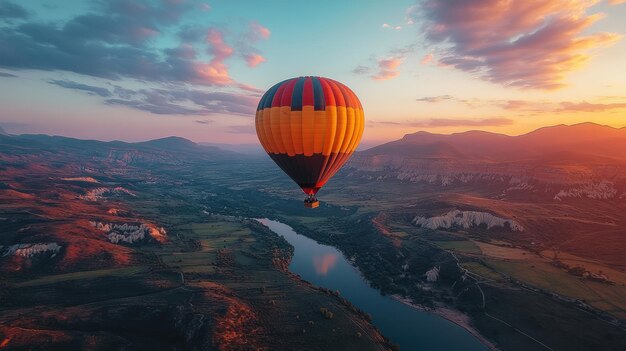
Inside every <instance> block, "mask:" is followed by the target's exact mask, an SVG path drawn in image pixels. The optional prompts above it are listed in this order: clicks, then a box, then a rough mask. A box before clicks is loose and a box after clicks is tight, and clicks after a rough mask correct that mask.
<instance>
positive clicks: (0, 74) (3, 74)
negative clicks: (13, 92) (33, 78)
mask: <svg viewBox="0 0 626 351" xmlns="http://www.w3.org/2000/svg"><path fill="white" fill-rule="evenodd" d="M0 77H4V78H17V76H16V75H15V74H11V73H6V72H0Z"/></svg>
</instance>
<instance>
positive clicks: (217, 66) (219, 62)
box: [193, 28, 234, 85]
mask: <svg viewBox="0 0 626 351" xmlns="http://www.w3.org/2000/svg"><path fill="white" fill-rule="evenodd" d="M206 42H207V43H208V44H209V45H210V48H209V50H208V51H209V53H211V54H212V55H213V59H212V60H211V61H210V62H209V63H203V62H195V63H194V65H193V69H194V71H195V72H196V73H197V76H198V77H199V78H200V79H199V80H198V82H199V83H201V82H210V83H211V84H213V85H227V84H230V83H232V82H233V80H232V79H231V78H230V76H229V74H228V68H226V65H225V64H224V60H226V59H227V58H229V57H230V56H231V55H232V54H233V51H234V50H233V48H232V47H231V46H229V45H228V44H226V43H225V42H224V35H223V34H222V32H221V31H219V30H217V29H215V28H210V29H209V30H208V31H207V34H206Z"/></svg>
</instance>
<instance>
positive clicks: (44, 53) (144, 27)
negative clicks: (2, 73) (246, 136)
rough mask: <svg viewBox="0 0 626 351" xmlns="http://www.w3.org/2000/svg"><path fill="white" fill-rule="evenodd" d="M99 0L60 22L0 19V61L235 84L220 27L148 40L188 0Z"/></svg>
mask: <svg viewBox="0 0 626 351" xmlns="http://www.w3.org/2000/svg"><path fill="white" fill-rule="evenodd" d="M3 4H5V3H3ZM99 4H100V5H99V6H100V9H99V11H98V12H95V13H87V14H81V15H78V16H75V17H72V18H69V19H67V20H65V21H64V22H61V23H49V22H37V21H29V22H26V23H21V24H7V25H2V24H1V23H0V67H5V68H8V69H13V70H19V69H35V70H43V71H67V72H73V73H78V74H82V75H87V76H93V77H98V78H106V79H110V80H123V79H135V80H139V81H142V82H154V83H160V84H164V83H168V84H169V83H181V84H184V83H191V84H197V85H205V86H215V87H227V86H228V87H235V88H238V87H239V86H240V84H241V83H238V82H235V81H234V80H233V79H232V78H231V77H230V75H229V72H228V67H227V66H226V63H225V60H226V59H228V58H230V57H231V56H232V55H233V48H232V47H231V46H230V45H228V44H227V43H226V40H225V39H224V36H223V32H222V31H221V30H219V29H217V28H214V27H211V28H208V29H207V28H199V27H183V28H182V29H180V31H179V33H178V34H179V38H180V39H181V42H180V43H179V44H178V45H177V46H175V47H171V48H163V47H162V46H160V45H157V44H156V43H155V42H154V39H155V37H156V36H157V35H159V34H161V33H165V32H168V31H172V30H178V28H179V24H180V23H179V20H180V18H181V16H182V15H183V14H184V13H186V12H188V11H190V10H193V9H197V7H196V6H195V5H194V4H193V3H192V2H189V1H178V0H167V1H160V2H143V1H137V0H110V1H106V2H100V3H99ZM260 33H261V34H259V35H260V36H261V37H262V36H264V35H265V34H263V33H264V32H263V31H261V32H260ZM203 52H207V53H208V54H210V55H211V58H210V59H209V60H208V61H207V60H205V59H202V58H201V57H203V56H202V55H200V54H199V53H203Z"/></svg>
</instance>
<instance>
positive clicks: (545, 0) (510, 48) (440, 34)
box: [411, 0, 620, 89]
mask: <svg viewBox="0 0 626 351" xmlns="http://www.w3.org/2000/svg"><path fill="white" fill-rule="evenodd" d="M595 2H596V1H577V0H510V1H500V0H472V1H436V0H425V1H423V2H420V5H419V8H416V9H415V10H413V11H412V12H411V16H412V18H413V19H414V20H416V21H417V20H419V21H421V22H422V24H423V31H424V33H425V38H426V40H427V41H428V42H430V43H431V44H433V45H436V46H437V47H438V48H439V50H438V56H439V60H438V61H439V63H440V64H442V65H445V66H450V67H454V68H457V69H460V70H463V71H468V72H472V73H474V74H476V75H478V76H479V77H481V78H483V79H486V80H488V81H492V82H494V83H498V84H502V85H508V86H515V87H520V88H532V89H556V88H560V87H562V86H564V82H563V81H564V79H565V77H566V76H567V74H568V73H570V72H572V71H574V70H576V69H578V68H580V67H581V66H582V65H583V64H584V63H585V62H586V61H588V60H589V59H590V57H591V54H590V53H589V51H590V50H591V49H595V48H599V47H602V46H606V45H608V44H610V43H612V42H614V41H616V40H618V39H619V38H620V36H619V35H617V34H614V33H606V32H601V33H596V34H589V35H587V34H584V33H586V32H587V31H588V29H589V27H590V26H591V25H592V24H594V23H595V22H596V21H598V20H599V19H600V18H601V17H602V16H601V15H599V14H592V15H589V14H587V13H586V11H587V10H588V9H589V8H590V7H591V6H593V5H594V4H595Z"/></svg>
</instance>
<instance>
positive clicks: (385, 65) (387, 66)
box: [372, 56, 404, 80]
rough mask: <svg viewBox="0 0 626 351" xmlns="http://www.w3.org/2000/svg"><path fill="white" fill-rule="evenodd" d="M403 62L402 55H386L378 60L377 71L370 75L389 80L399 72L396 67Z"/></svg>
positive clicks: (374, 77) (376, 78)
mask: <svg viewBox="0 0 626 351" xmlns="http://www.w3.org/2000/svg"><path fill="white" fill-rule="evenodd" d="M402 62H404V57H401V56H396V57H388V58H384V59H381V60H379V61H378V68H379V70H378V73H376V74H375V75H373V76H372V78H373V79H375V80H389V79H393V78H395V77H397V76H398V75H399V74H400V71H398V67H399V66H400V65H401V64H402Z"/></svg>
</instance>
